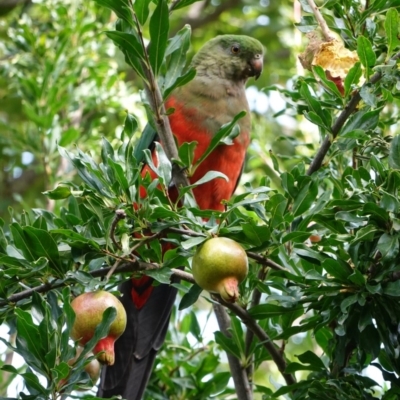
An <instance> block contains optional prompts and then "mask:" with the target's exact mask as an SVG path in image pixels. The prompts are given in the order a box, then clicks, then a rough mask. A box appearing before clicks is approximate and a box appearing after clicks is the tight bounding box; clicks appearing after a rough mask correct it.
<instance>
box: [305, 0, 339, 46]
mask: <svg viewBox="0 0 400 400" xmlns="http://www.w3.org/2000/svg"><path fill="white" fill-rule="evenodd" d="M307 3H308V5H309V6H310V7H311V9H312V11H313V13H314V16H315V19H316V20H317V22H318V25H319V26H320V28H321V31H322V34H323V35H324V39H325V41H327V42H330V41H331V40H333V39H334V37H333V35H332V32H331V30H330V29H329V28H328V24H327V23H326V21H325V19H324V17H323V15H322V14H321V11H319V8H318V7H317V5H316V4H315V2H314V0H307Z"/></svg>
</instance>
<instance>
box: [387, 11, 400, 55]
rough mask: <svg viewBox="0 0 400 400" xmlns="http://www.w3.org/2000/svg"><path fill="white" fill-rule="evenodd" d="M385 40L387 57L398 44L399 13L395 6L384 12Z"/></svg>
mask: <svg viewBox="0 0 400 400" xmlns="http://www.w3.org/2000/svg"><path fill="white" fill-rule="evenodd" d="M385 32H386V40H387V43H388V50H387V57H386V59H388V58H390V57H391V55H392V53H393V51H394V49H395V48H396V47H398V46H399V43H400V41H399V38H398V36H399V13H398V11H397V10H396V9H395V8H391V9H389V10H388V12H387V13H386V19H385Z"/></svg>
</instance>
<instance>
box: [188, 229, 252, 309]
mask: <svg viewBox="0 0 400 400" xmlns="http://www.w3.org/2000/svg"><path fill="white" fill-rule="evenodd" d="M248 270H249V265H248V260H247V254H246V252H245V251H244V249H243V247H242V246H241V245H240V244H239V243H237V242H235V241H234V240H232V239H229V238H225V237H217V238H213V239H209V240H207V241H206V242H205V243H204V244H203V245H201V246H200V247H199V248H198V249H197V251H196V254H195V255H194V257H193V261H192V273H193V277H194V279H195V281H196V283H197V284H198V285H199V286H200V287H201V288H202V289H204V290H208V291H209V292H214V293H219V294H220V295H221V297H222V298H223V299H224V300H225V301H229V302H232V303H234V302H235V301H236V300H237V299H238V297H239V288H238V285H239V283H240V282H242V281H243V279H244V278H245V277H246V276H247V272H248Z"/></svg>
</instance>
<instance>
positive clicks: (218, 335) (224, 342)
mask: <svg viewBox="0 0 400 400" xmlns="http://www.w3.org/2000/svg"><path fill="white" fill-rule="evenodd" d="M214 336H215V341H216V342H217V343H218V344H219V345H220V346H221V347H222V348H223V349H224V350H225V351H226V352H227V353H230V354H232V355H234V356H235V357H236V358H238V359H239V360H240V359H241V353H240V350H239V348H238V347H237V345H236V343H235V342H234V341H233V340H232V338H228V337H226V336H225V335H224V334H223V333H222V332H219V331H217V332H214Z"/></svg>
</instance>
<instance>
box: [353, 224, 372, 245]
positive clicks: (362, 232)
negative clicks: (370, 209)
mask: <svg viewBox="0 0 400 400" xmlns="http://www.w3.org/2000/svg"><path fill="white" fill-rule="evenodd" d="M376 231H377V228H376V227H375V226H373V225H367V226H364V227H362V228H361V229H359V230H358V231H357V233H356V237H355V238H354V240H353V241H352V243H353V244H355V243H357V242H360V241H366V242H370V241H371V240H372V239H373V238H374V235H375V232H376Z"/></svg>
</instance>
